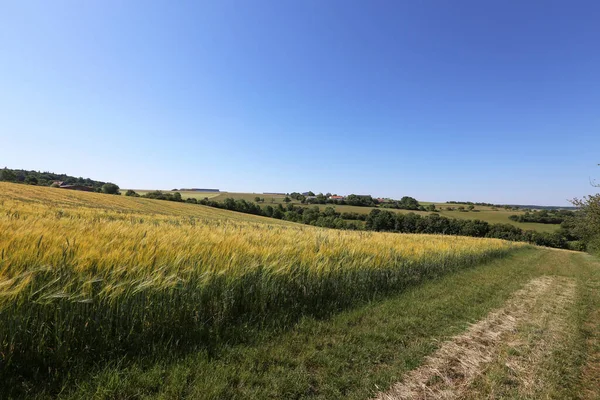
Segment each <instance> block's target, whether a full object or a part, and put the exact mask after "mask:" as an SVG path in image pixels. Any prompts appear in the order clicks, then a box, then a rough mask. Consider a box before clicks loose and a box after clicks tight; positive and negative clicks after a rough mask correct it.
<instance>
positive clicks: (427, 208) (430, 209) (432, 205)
mask: <svg viewBox="0 0 600 400" xmlns="http://www.w3.org/2000/svg"><path fill="white" fill-rule="evenodd" d="M425 209H426V210H427V211H431V212H433V211H435V204H429V205H428V206H427V207H425Z"/></svg>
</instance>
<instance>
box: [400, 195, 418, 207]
mask: <svg viewBox="0 0 600 400" xmlns="http://www.w3.org/2000/svg"><path fill="white" fill-rule="evenodd" d="M419 205H420V204H419V202H418V201H417V199H415V198H413V197H410V196H404V197H402V198H401V199H400V201H399V202H398V207H399V208H401V209H404V210H418V209H419Z"/></svg>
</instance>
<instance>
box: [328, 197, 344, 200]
mask: <svg viewBox="0 0 600 400" xmlns="http://www.w3.org/2000/svg"><path fill="white" fill-rule="evenodd" d="M329 200H344V196H329Z"/></svg>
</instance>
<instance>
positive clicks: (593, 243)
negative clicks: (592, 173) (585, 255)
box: [569, 180, 600, 254]
mask: <svg viewBox="0 0 600 400" xmlns="http://www.w3.org/2000/svg"><path fill="white" fill-rule="evenodd" d="M590 183H591V185H592V186H594V187H598V184H596V182H595V181H592V180H590ZM571 203H573V205H575V206H576V207H578V208H579V212H577V213H576V216H575V217H573V218H572V219H571V220H570V221H569V223H570V225H571V226H572V231H573V233H574V234H575V235H576V236H578V237H580V238H581V240H582V241H583V242H584V243H585V244H586V245H587V249H588V250H589V251H591V252H593V253H596V254H600V193H597V194H594V195H591V196H585V197H583V198H582V199H573V200H571Z"/></svg>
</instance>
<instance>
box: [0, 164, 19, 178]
mask: <svg viewBox="0 0 600 400" xmlns="http://www.w3.org/2000/svg"><path fill="white" fill-rule="evenodd" d="M0 180H1V181H5V182H14V181H16V180H17V174H15V172H14V171H13V170H12V169H8V168H6V167H4V169H3V170H2V171H1V172H0Z"/></svg>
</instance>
